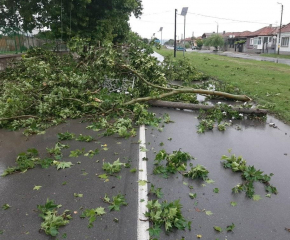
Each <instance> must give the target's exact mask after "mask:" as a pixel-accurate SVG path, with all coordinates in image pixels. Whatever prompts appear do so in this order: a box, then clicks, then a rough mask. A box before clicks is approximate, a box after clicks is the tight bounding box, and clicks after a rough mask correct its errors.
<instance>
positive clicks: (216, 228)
mask: <svg viewBox="0 0 290 240" xmlns="http://www.w3.org/2000/svg"><path fill="white" fill-rule="evenodd" d="M213 228H214V230H216V231H217V232H222V231H223V229H222V228H221V227H218V226H214V227H213Z"/></svg>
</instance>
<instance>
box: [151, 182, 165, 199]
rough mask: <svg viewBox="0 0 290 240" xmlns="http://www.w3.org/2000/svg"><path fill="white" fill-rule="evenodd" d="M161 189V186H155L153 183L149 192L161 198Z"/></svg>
mask: <svg viewBox="0 0 290 240" xmlns="http://www.w3.org/2000/svg"><path fill="white" fill-rule="evenodd" d="M161 190H162V188H155V186H154V185H153V184H151V187H150V190H149V193H151V194H155V195H156V197H157V198H162V197H163V192H162V191H161Z"/></svg>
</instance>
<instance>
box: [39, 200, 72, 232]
mask: <svg viewBox="0 0 290 240" xmlns="http://www.w3.org/2000/svg"><path fill="white" fill-rule="evenodd" d="M59 207H60V206H59V205H56V204H55V203H54V201H53V200H49V199H47V201H46V203H45V205H37V209H38V211H39V212H40V214H39V216H40V217H41V218H42V219H43V222H42V223H41V230H43V231H44V232H45V233H46V234H47V235H51V236H53V237H55V236H57V235H58V229H59V227H61V226H65V225H67V224H68V223H69V220H70V219H71V218H72V217H71V215H70V211H69V210H65V211H64V212H63V213H62V214H61V215H59V214H58V212H57V209H58V208H59Z"/></svg>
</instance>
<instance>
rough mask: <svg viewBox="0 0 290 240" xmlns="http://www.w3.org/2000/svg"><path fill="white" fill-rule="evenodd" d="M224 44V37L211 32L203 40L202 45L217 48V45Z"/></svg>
mask: <svg viewBox="0 0 290 240" xmlns="http://www.w3.org/2000/svg"><path fill="white" fill-rule="evenodd" d="M223 45H224V39H223V37H222V36H221V35H219V34H212V35H211V36H210V37H209V38H206V39H205V40H204V46H208V47H209V46H212V47H215V49H216V50H217V49H218V47H222V46H223Z"/></svg>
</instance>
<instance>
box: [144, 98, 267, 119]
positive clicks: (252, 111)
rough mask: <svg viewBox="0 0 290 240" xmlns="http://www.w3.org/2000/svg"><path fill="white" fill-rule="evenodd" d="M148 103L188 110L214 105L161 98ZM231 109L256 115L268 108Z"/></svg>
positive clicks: (261, 113) (264, 113)
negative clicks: (169, 100) (170, 100)
mask: <svg viewBox="0 0 290 240" xmlns="http://www.w3.org/2000/svg"><path fill="white" fill-rule="evenodd" d="M148 103H149V104H150V105H151V106H153V107H168V108H180V109H190V110H209V109H213V108H214V107H215V106H209V105H202V104H192V103H181V102H168V101H161V100H150V101H148ZM232 109H233V110H235V111H237V112H240V113H243V114H256V115H266V114H267V113H268V110H266V109H257V108H251V109H246V108H239V107H233V108H232Z"/></svg>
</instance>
